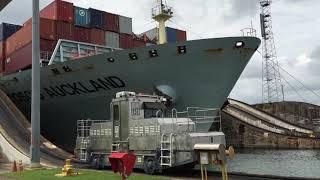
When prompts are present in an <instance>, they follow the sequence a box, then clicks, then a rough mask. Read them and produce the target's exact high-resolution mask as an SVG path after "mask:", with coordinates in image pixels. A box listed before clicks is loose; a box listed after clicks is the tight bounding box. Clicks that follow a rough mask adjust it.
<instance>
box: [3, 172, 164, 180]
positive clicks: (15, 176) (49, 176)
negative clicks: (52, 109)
mask: <svg viewBox="0 0 320 180" xmlns="http://www.w3.org/2000/svg"><path fill="white" fill-rule="evenodd" d="M78 172H79V173H80V174H79V175H77V176H73V177H56V176H55V174H59V173H61V169H45V170H27V171H24V172H22V173H6V174H1V175H0V179H8V180H44V179H45V180H57V179H60V180H61V179H66V180H90V179H93V180H106V179H108V180H113V179H114V180H119V179H121V177H120V175H118V174H114V173H113V172H111V171H107V170H105V171H95V170H79V171H78ZM150 179H151V180H169V178H166V177H161V176H149V175H143V174H132V175H131V176H130V178H129V180H150Z"/></svg>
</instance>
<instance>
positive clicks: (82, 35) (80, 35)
mask: <svg viewBox="0 0 320 180" xmlns="http://www.w3.org/2000/svg"><path fill="white" fill-rule="evenodd" d="M74 36H75V37H74V38H75V40H76V41H79V42H86V43H90V29H88V28H83V27H75V28H74Z"/></svg>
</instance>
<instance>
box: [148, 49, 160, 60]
mask: <svg viewBox="0 0 320 180" xmlns="http://www.w3.org/2000/svg"><path fill="white" fill-rule="evenodd" d="M149 56H150V57H151V58H154V57H158V52H157V50H155V49H154V50H150V51H149Z"/></svg>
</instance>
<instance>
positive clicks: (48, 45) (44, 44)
mask: <svg viewBox="0 0 320 180" xmlns="http://www.w3.org/2000/svg"><path fill="white" fill-rule="evenodd" d="M56 45H57V41H51V40H46V39H41V40H40V51H41V52H48V53H52V52H53V50H54V48H55V47H56Z"/></svg>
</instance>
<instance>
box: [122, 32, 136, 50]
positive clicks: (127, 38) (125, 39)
mask: <svg viewBox="0 0 320 180" xmlns="http://www.w3.org/2000/svg"><path fill="white" fill-rule="evenodd" d="M120 48H123V49H131V48H133V37H132V34H123V33H121V34H120Z"/></svg>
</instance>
